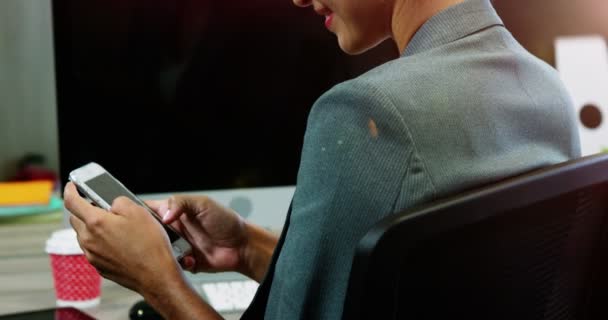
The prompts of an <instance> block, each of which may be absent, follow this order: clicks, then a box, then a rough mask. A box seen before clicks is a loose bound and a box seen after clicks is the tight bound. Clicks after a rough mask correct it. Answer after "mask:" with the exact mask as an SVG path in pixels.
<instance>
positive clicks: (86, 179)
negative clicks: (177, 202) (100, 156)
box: [70, 162, 192, 261]
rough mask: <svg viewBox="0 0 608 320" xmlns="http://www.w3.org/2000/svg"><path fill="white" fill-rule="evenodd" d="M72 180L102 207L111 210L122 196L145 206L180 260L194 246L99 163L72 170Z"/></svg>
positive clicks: (81, 190) (87, 196)
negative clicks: (162, 220) (115, 200)
mask: <svg viewBox="0 0 608 320" xmlns="http://www.w3.org/2000/svg"><path fill="white" fill-rule="evenodd" d="M70 181H72V182H73V183H74V184H75V185H76V187H77V188H78V190H79V191H80V192H81V193H82V194H83V195H84V196H85V197H86V198H88V199H89V200H90V201H92V202H93V203H95V204H96V205H97V206H99V207H100V208H102V209H105V210H108V211H109V210H110V208H111V207H112V202H114V199H116V198H118V197H120V196H125V197H127V198H129V199H131V200H133V202H135V203H137V204H138V205H140V206H142V207H144V208H145V209H146V210H148V212H150V214H151V215H152V216H153V217H154V218H156V220H158V221H159V222H160V224H161V225H162V226H163V228H164V229H165V231H166V232H167V234H168V235H169V240H170V241H171V247H172V249H173V256H174V257H175V258H176V259H177V260H178V261H179V260H180V259H181V258H182V257H184V256H185V255H187V254H188V253H190V252H191V251H192V247H191V246H190V243H188V241H186V239H184V238H182V237H181V236H180V235H179V234H178V233H177V231H175V229H173V228H172V227H171V226H169V225H166V224H164V223H162V222H161V218H160V217H159V216H158V214H157V213H156V212H154V210H152V209H150V207H148V206H147V205H146V204H145V203H144V202H143V201H142V200H140V199H139V198H137V197H136V196H135V195H134V194H133V193H132V192H131V191H129V190H128V189H127V188H125V186H124V185H123V184H122V183H121V182H120V181H118V180H117V179H116V178H114V177H113V176H112V175H111V174H110V173H109V172H108V171H106V170H105V169H104V168H103V167H102V166H100V165H98V164H97V163H94V162H91V163H89V164H87V165H85V166H82V167H80V168H78V169H76V170H74V171H72V172H70Z"/></svg>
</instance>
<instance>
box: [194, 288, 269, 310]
mask: <svg viewBox="0 0 608 320" xmlns="http://www.w3.org/2000/svg"><path fill="white" fill-rule="evenodd" d="M201 288H202V292H203V293H204V294H205V296H206V297H207V301H208V302H209V304H211V306H212V307H213V308H214V309H215V310H217V311H218V312H231V311H234V312H236V311H244V310H245V309H247V307H249V304H250V303H251V301H252V300H253V296H254V295H255V292H256V291H257V289H258V283H257V282H255V281H253V280H238V281H223V282H209V283H203V284H201Z"/></svg>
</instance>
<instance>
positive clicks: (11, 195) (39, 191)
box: [0, 180, 53, 207]
mask: <svg viewBox="0 0 608 320" xmlns="http://www.w3.org/2000/svg"><path fill="white" fill-rule="evenodd" d="M52 191H53V182H51V181H42V180H41V181H28V182H4V183H0V206H5V207H8V206H28V205H29V206H31V205H46V204H48V203H49V201H50V200H51V192H52Z"/></svg>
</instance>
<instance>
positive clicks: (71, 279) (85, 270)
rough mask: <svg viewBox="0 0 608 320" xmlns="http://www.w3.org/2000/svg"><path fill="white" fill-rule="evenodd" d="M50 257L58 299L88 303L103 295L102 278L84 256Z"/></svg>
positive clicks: (54, 255)
mask: <svg viewBox="0 0 608 320" xmlns="http://www.w3.org/2000/svg"><path fill="white" fill-rule="evenodd" d="M50 256H51V268H52V270H53V281H54V282H55V294H56V295H57V299H59V300H64V301H87V300H92V299H95V298H98V297H99V296H100V295H101V276H100V275H99V273H97V270H96V269H95V268H94V267H93V266H92V265H91V264H90V263H89V262H88V261H87V259H86V257H85V256H84V255H56V254H51V255H50Z"/></svg>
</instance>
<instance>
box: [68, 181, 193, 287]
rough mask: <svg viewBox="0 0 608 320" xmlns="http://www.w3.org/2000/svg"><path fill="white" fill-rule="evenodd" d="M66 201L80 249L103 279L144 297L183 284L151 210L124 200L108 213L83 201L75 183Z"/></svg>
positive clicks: (164, 234) (70, 187)
mask: <svg viewBox="0 0 608 320" xmlns="http://www.w3.org/2000/svg"><path fill="white" fill-rule="evenodd" d="M64 200H65V206H66V208H67V209H68V210H69V211H70V212H71V213H72V216H71V217H70V223H71V224H72V227H73V228H74V229H75V230H76V233H77V234H78V242H79V243H80V246H81V248H82V249H83V251H84V253H85V255H86V257H87V259H88V260H89V261H90V262H91V264H92V265H93V266H95V268H97V270H98V271H99V273H100V274H101V275H102V276H103V277H105V278H108V279H110V280H112V281H115V282H117V283H119V284H121V285H123V286H125V287H127V288H130V289H132V290H135V291H137V292H139V293H142V294H144V293H145V292H149V291H151V290H152V291H154V290H157V289H158V287H162V286H166V285H167V283H176V281H183V278H182V274H181V271H180V270H179V266H178V265H177V262H176V261H175V259H174V258H173V255H172V252H171V246H170V243H169V239H168V237H167V234H166V233H165V231H164V230H163V228H162V226H161V225H160V224H159V223H158V221H156V220H155V219H154V218H153V217H152V216H151V215H150V214H149V213H148V212H147V211H146V209H144V208H143V207H141V206H138V205H137V204H135V203H134V202H133V201H131V200H129V199H127V198H125V197H120V198H117V199H116V200H114V202H113V204H112V208H111V210H110V211H109V212H108V211H106V210H103V209H100V208H97V207H94V206H93V205H91V204H90V203H88V202H87V201H86V200H85V199H83V198H82V197H80V195H78V192H77V191H76V187H75V186H74V185H73V184H72V183H68V184H67V185H66V187H65V193H64Z"/></svg>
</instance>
